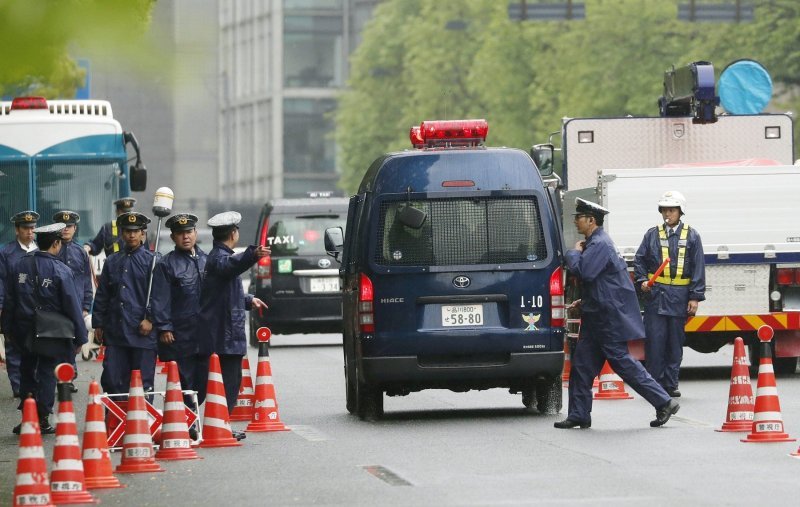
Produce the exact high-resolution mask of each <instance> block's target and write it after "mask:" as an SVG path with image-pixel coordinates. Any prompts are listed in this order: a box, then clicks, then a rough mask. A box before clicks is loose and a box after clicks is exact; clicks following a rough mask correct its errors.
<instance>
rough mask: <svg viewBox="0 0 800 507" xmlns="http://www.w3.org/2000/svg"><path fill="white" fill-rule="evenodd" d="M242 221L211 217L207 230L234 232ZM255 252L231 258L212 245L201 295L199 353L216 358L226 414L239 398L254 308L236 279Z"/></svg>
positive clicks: (225, 249) (226, 215) (248, 250)
mask: <svg viewBox="0 0 800 507" xmlns="http://www.w3.org/2000/svg"><path fill="white" fill-rule="evenodd" d="M241 219H242V216H241V215H240V214H239V213H237V212H235V211H228V212H224V213H220V214H217V215H214V216H213V217H211V218H210V219H209V220H208V226H209V227H211V228H213V229H215V230H217V229H221V230H223V231H226V230H227V231H233V230H234V228H237V227H238V224H239V222H240V221H241ZM255 250H256V246H253V245H251V246H248V247H247V248H246V249H245V250H244V251H243V252H240V253H238V254H234V253H233V250H231V249H230V248H228V246H227V245H225V244H224V243H222V242H220V241H214V247H213V248H212V249H211V252H210V253H209V254H208V260H207V261H206V271H205V277H204V280H203V286H202V291H201V294H200V325H199V328H198V330H199V333H198V334H199V336H200V347H201V349H200V350H201V353H203V354H205V355H207V356H210V355H211V354H212V353H216V354H218V355H219V359H220V365H221V368H222V380H223V382H224V384H225V398H226V399H227V402H228V411H229V412H230V411H232V410H233V408H234V406H235V404H236V398H237V397H238V395H239V384H240V383H241V381H242V357H243V356H244V355H245V354H246V353H247V338H246V337H245V331H244V325H245V317H246V314H247V312H248V311H249V310H251V309H252V304H253V295H252V294H245V293H244V289H243V288H242V281H241V279H240V278H239V275H241V274H242V273H244V272H245V271H247V270H248V269H250V267H251V266H252V265H253V264H255V262H256V256H255ZM204 394H205V392H203V395H204Z"/></svg>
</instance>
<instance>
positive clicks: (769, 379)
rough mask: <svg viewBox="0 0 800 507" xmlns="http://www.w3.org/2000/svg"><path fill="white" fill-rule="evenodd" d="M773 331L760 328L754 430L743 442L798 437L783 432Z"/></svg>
mask: <svg viewBox="0 0 800 507" xmlns="http://www.w3.org/2000/svg"><path fill="white" fill-rule="evenodd" d="M772 335H773V331H772V328H771V327H769V326H761V327H760V328H758V339H759V340H761V359H760V360H759V361H758V385H757V387H756V403H755V409H754V412H755V413H754V414H753V426H752V431H751V433H750V434H749V435H747V438H743V439H742V442H794V441H795V440H796V439H795V438H791V437H789V435H788V434H787V433H784V432H783V418H782V417H781V402H780V400H779V399H778V386H777V384H776V383H775V370H774V369H773V367H772V350H771V348H770V344H769V342H770V340H772Z"/></svg>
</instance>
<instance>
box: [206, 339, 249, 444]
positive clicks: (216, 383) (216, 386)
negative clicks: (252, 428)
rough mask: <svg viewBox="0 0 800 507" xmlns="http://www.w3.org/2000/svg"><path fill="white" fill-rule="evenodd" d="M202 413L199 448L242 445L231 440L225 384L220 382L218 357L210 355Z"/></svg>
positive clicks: (220, 371)
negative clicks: (201, 432) (201, 438)
mask: <svg viewBox="0 0 800 507" xmlns="http://www.w3.org/2000/svg"><path fill="white" fill-rule="evenodd" d="M205 405H206V406H205V409H204V411H203V441H202V442H200V447H235V446H239V445H242V444H240V443H239V441H238V440H236V439H235V438H233V433H232V432H231V423H230V419H228V402H227V400H226V399H225V384H223V382H222V369H221V368H220V366H219V356H218V355H216V354H211V357H210V358H209V361H208V384H206V402H205Z"/></svg>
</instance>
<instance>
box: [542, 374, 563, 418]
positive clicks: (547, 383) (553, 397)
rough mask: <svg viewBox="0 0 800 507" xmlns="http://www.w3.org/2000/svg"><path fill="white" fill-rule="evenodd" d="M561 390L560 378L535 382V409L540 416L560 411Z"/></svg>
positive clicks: (558, 376)
mask: <svg viewBox="0 0 800 507" xmlns="http://www.w3.org/2000/svg"><path fill="white" fill-rule="evenodd" d="M562 396H563V390H562V388H561V376H560V375H557V376H555V377H553V378H550V379H542V380H538V381H536V409H537V410H538V411H539V413H541V414H547V415H553V414H557V413H559V412H560V411H561V406H562Z"/></svg>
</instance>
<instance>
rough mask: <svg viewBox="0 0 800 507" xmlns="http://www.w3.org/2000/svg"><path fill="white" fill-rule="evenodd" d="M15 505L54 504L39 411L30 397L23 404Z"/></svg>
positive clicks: (16, 506) (18, 506)
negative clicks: (48, 477) (43, 446)
mask: <svg viewBox="0 0 800 507" xmlns="http://www.w3.org/2000/svg"><path fill="white" fill-rule="evenodd" d="M12 502H13V503H12V505H13V507H22V506H28V505H44V506H48V507H49V506H52V505H53V503H52V499H51V498H50V482H49V481H48V479H47V462H46V461H45V459H44V448H42V434H41V432H40V430H39V415H38V413H37V411H36V402H35V401H33V398H28V399H26V400H25V402H24V403H23V404H22V423H21V424H20V434H19V459H18V460H17V478H16V484H15V486H14V493H13V500H12Z"/></svg>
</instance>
